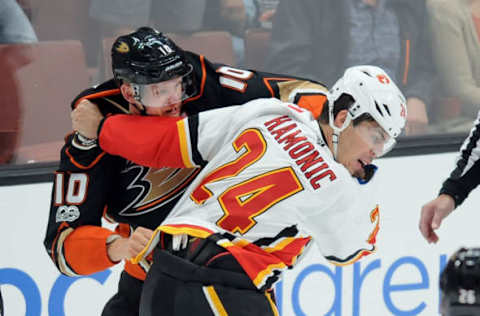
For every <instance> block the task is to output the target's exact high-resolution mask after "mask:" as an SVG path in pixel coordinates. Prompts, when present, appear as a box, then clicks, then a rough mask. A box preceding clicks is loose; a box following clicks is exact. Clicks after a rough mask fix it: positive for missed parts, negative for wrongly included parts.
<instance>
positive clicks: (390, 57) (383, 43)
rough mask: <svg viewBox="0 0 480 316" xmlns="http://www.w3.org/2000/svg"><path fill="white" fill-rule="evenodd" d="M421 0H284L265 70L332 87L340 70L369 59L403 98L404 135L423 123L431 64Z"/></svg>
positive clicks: (417, 130) (423, 126)
mask: <svg viewBox="0 0 480 316" xmlns="http://www.w3.org/2000/svg"><path fill="white" fill-rule="evenodd" d="M426 18H427V14H426V5H425V1H424V0H297V1H290V0H283V1H280V3H279V5H278V7H277V9H276V13H275V16H274V19H273V29H272V40H271V47H270V52H269V56H268V57H267V62H266V67H265V68H266V69H268V70H269V71H272V72H278V73H288V74H295V75H298V76H302V77H307V78H311V79H315V80H319V81H321V82H323V83H325V84H326V85H327V86H331V85H332V83H333V81H334V80H335V78H337V77H338V76H339V75H340V74H341V72H342V69H345V68H346V67H349V66H352V65H358V64H372V65H377V66H380V67H382V68H383V69H386V72H387V73H388V74H389V75H390V76H391V77H392V79H393V80H394V81H395V82H398V83H399V86H400V89H401V90H402V92H403V93H404V94H405V95H406V97H407V106H408V117H407V126H406V133H407V134H418V133H422V132H424V131H425V130H426V128H427V124H428V116H427V105H428V104H429V103H430V99H431V90H432V89H431V82H432V75H433V74H432V68H433V65H430V60H431V58H430V51H429V45H428V42H429V41H428V37H427V34H428V32H426V30H425V27H424V26H425V25H426V20H427V19H426Z"/></svg>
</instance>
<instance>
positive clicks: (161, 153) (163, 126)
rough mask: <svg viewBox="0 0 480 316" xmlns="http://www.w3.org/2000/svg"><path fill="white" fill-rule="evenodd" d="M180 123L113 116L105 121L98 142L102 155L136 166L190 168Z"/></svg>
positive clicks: (131, 116)
mask: <svg viewBox="0 0 480 316" xmlns="http://www.w3.org/2000/svg"><path fill="white" fill-rule="evenodd" d="M181 120H182V118H179V117H161V116H138V115H122V114H120V115H112V116H110V117H108V118H107V119H105V121H104V124H103V126H102V129H101V131H100V136H99V138H98V141H99V144H100V147H101V148H102V149H103V150H104V151H106V152H108V153H109V154H112V155H118V156H122V157H124V158H126V159H128V160H131V161H133V162H134V163H136V164H138V165H142V166H148V167H153V168H163V167H172V168H191V167H193V166H192V165H191V163H190V161H191V157H190V155H189V153H188V152H186V151H187V149H186V146H187V145H188V144H189V143H190V140H189V139H188V137H189V135H187V133H186V131H185V130H183V131H182V130H181V129H180V128H179V127H178V126H177V125H178V124H177V122H179V121H181ZM186 120H187V119H185V122H186ZM184 125H187V124H184ZM184 128H185V127H184Z"/></svg>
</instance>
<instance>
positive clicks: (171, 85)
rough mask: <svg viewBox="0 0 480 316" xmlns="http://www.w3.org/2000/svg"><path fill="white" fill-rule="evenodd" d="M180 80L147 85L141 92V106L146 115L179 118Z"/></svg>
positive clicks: (179, 78)
mask: <svg viewBox="0 0 480 316" xmlns="http://www.w3.org/2000/svg"><path fill="white" fill-rule="evenodd" d="M182 92H183V91H182V78H181V77H178V78H174V79H170V80H168V81H163V82H159V83H154V84H149V85H147V86H145V88H144V90H143V96H142V100H143V104H145V110H146V113H147V114H148V115H164V116H180V114H181V106H182Z"/></svg>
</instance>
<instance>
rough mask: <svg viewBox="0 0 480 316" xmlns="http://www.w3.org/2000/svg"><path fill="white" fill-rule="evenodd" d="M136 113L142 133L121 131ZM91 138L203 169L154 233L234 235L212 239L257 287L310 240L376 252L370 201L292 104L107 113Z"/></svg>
mask: <svg viewBox="0 0 480 316" xmlns="http://www.w3.org/2000/svg"><path fill="white" fill-rule="evenodd" d="M138 120H141V121H142V124H148V125H149V126H150V128H148V129H146V128H143V129H142V130H149V133H145V135H143V134H142V135H138V134H135V133H132V132H128V131H131V129H132V127H133V126H134V123H133V122H134V121H137V122H138ZM119 126H121V128H118V127H119ZM99 143H100V146H101V147H102V149H104V150H105V151H107V152H108V153H110V154H115V155H121V156H123V157H125V158H127V159H130V160H132V161H133V162H135V163H138V164H144V165H148V166H151V167H157V168H158V167H167V166H168V167H194V166H197V167H203V170H202V171H201V173H200V174H199V175H198V177H197V178H196V179H195V180H194V182H193V183H192V184H191V186H190V187H189V188H188V189H187V191H186V192H185V194H184V196H183V197H182V199H181V200H180V201H179V202H178V203H177V205H176V207H175V208H174V209H173V210H172V211H171V213H170V214H169V215H168V216H167V218H166V219H165V221H164V222H163V223H162V224H161V225H160V226H159V228H158V229H157V232H159V231H164V232H166V233H169V234H173V235H175V234H185V233H186V234H189V235H191V236H195V237H202V238H205V237H207V236H209V235H211V234H214V233H224V234H225V236H233V237H232V238H225V239H224V240H221V241H219V242H218V243H219V245H221V246H223V247H225V248H226V249H227V250H228V251H230V252H231V253H232V254H233V255H234V256H235V258H236V259H237V261H238V262H239V263H240V264H241V265H242V267H243V268H244V270H245V271H246V272H247V274H248V275H249V276H250V278H251V279H252V281H253V282H254V283H255V285H256V286H257V287H258V288H262V287H263V286H264V285H265V284H266V283H267V281H268V279H269V278H270V277H272V276H274V275H278V272H280V271H282V270H283V269H286V268H289V267H292V266H294V265H295V263H296V261H297V258H298V257H299V256H300V255H301V254H302V252H303V251H304V250H305V248H306V247H307V246H310V245H311V244H312V243H314V244H315V245H316V246H317V247H318V248H319V250H320V252H321V253H322V254H323V256H325V258H327V259H328V260H329V261H330V262H332V263H334V264H338V265H345V264H350V263H353V262H355V261H356V260H358V259H359V258H361V257H362V256H365V255H368V254H370V253H372V252H373V251H374V250H375V238H376V234H377V232H378V229H379V208H378V206H377V205H376V204H374V203H371V199H370V198H369V197H367V196H366V194H364V193H363V192H362V191H364V190H365V188H364V186H363V185H361V184H360V183H359V182H358V180H357V179H356V178H353V177H352V176H351V175H350V173H349V172H348V171H347V169H346V168H345V167H343V166H342V165H341V164H339V163H337V162H336V161H335V160H334V159H333V156H332V153H331V152H330V150H329V148H328V146H327V145H326V143H325V140H324V138H323V135H322V132H321V130H320V128H319V125H318V123H317V121H316V120H314V119H313V118H312V116H311V114H310V113H309V112H307V111H305V110H303V109H301V108H299V107H298V106H296V105H293V104H288V103H282V102H281V101H279V100H277V99H258V100H254V101H251V102H249V103H247V104H245V105H243V106H238V107H228V108H223V109H219V110H213V111H207V112H202V113H200V114H198V115H195V116H192V117H188V118H183V119H178V118H161V117H133V116H127V115H125V116H113V117H111V118H108V119H106V120H105V123H104V124H103V127H102V129H101V133H100V137H99ZM157 239H158V234H156V237H154V238H153V239H152V240H151V243H150V245H149V247H148V249H145V251H144V252H143V253H142V255H146V254H147V253H148V252H149V251H151V250H152V249H153V247H154V246H155V244H156V243H157V242H158V240H157Z"/></svg>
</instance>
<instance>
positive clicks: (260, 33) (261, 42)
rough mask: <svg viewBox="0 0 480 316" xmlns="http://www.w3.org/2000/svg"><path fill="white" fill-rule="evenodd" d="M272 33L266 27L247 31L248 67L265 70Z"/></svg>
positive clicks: (246, 50)
mask: <svg viewBox="0 0 480 316" xmlns="http://www.w3.org/2000/svg"><path fill="white" fill-rule="evenodd" d="M270 36H271V33H270V31H269V30H265V29H260V28H258V29H249V30H247V32H246V33H245V65H246V68H249V69H255V70H263V71H266V70H265V69H264V65H265V58H266V57H267V53H268V46H269V43H270Z"/></svg>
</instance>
